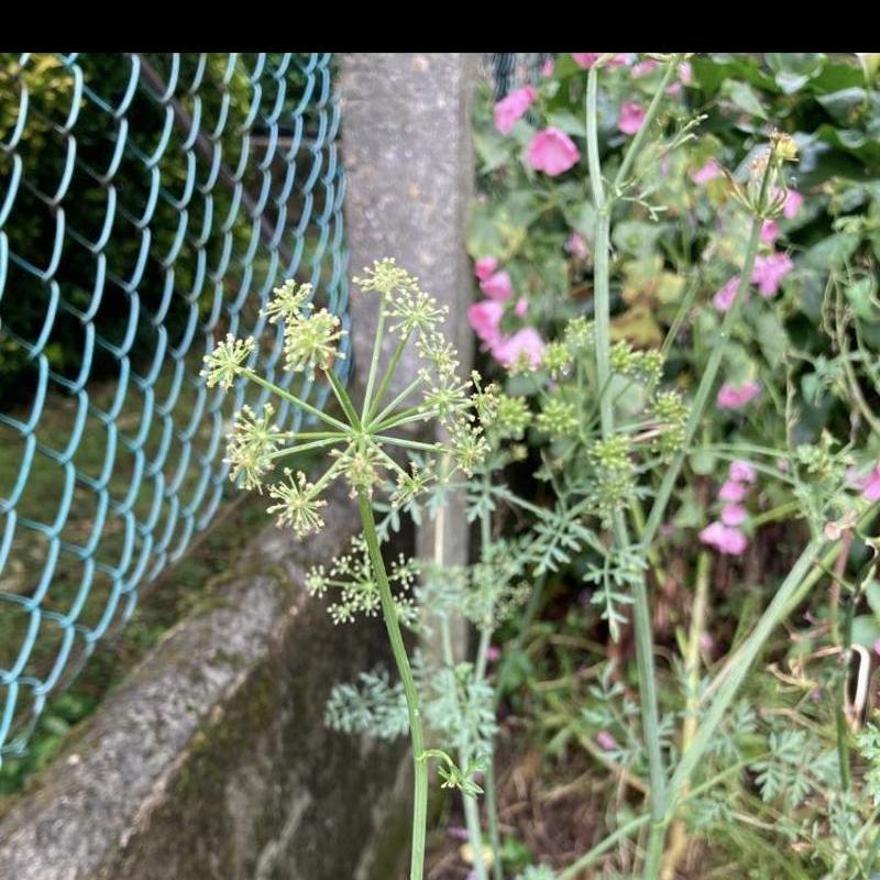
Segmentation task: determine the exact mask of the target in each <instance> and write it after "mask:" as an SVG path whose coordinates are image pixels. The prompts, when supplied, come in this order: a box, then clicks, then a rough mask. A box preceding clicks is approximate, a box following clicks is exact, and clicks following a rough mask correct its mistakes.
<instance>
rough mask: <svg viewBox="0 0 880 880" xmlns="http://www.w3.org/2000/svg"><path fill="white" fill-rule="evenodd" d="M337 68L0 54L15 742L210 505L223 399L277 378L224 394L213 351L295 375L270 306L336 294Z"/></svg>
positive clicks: (220, 483)
mask: <svg viewBox="0 0 880 880" xmlns="http://www.w3.org/2000/svg"><path fill="white" fill-rule="evenodd" d="M331 80H332V77H331V58H330V56H328V55H291V54H283V55H282V54H269V55H266V54H259V55H247V56H244V55H225V54H223V55H221V54H201V55H196V54H189V55H177V54H174V55H158V54H151V55H121V54H114V55H103V54H80V55H52V54H27V55H9V54H7V55H0V756H2V755H3V754H16V753H21V751H22V750H23V749H24V748H25V746H26V743H27V740H28V737H29V735H30V733H31V731H32V729H33V726H34V724H35V723H36V721H37V719H38V718H39V715H40V713H41V711H42V709H43V707H44V704H45V701H46V698H47V696H48V695H49V694H51V693H55V692H58V691H60V689H61V688H63V687H64V686H65V685H66V684H68V683H69V682H70V680H71V679H72V677H73V676H74V675H75V674H76V672H77V670H78V669H79V668H80V666H81V665H82V662H83V661H84V660H85V658H86V657H87V656H88V655H89V654H90V653H91V651H92V650H93V648H94V646H95V645H96V644H97V643H98V642H99V641H100V640H101V639H103V638H106V637H107V635H108V634H109V633H110V632H111V631H116V630H117V629H118V628H119V627H120V626H121V625H122V624H123V623H124V622H125V621H126V620H127V619H128V617H129V616H130V615H131V613H132V611H133V609H134V607H135V604H136V602H137V599H138V592H139V590H140V589H142V587H143V585H144V584H146V583H148V582H149V581H151V580H153V579H154V578H156V577H157V575H158V574H159V573H160V572H161V571H162V570H163V569H164V568H165V567H166V566H167V565H168V564H169V563H170V562H172V561H174V560H175V559H177V558H178V557H180V556H181V554H182V553H183V552H184V551H185V549H186V548H187V545H188V544H189V543H190V541H191V539H192V537H193V535H194V534H196V533H197V532H198V531H199V530H201V529H204V528H205V527H206V526H207V525H208V523H209V522H210V521H211V519H212V517H213V516H214V514H215V512H216V511H217V509H218V505H219V503H220V501H221V497H222V495H223V492H224V487H225V485H226V484H227V483H228V480H227V471H228V467H227V466H226V465H224V463H223V461H222V458H223V454H224V449H223V447H224V443H223V438H224V435H225V433H226V429H227V427H228V420H229V418H230V415H231V413H232V411H233V410H234V409H235V408H237V407H238V406H240V405H241V404H242V403H243V402H244V399H245V394H246V393H247V395H248V397H249V399H248V401H247V402H249V403H250V404H251V405H254V406H257V407H259V406H260V404H261V403H262V402H263V400H265V397H266V392H262V393H260V394H258V393H255V390H254V389H250V388H249V389H245V388H242V387H239V388H237V389H236V391H235V393H231V392H230V393H229V394H226V395H224V394H223V393H222V392H221V391H219V390H214V391H209V390H208V389H206V388H205V386H204V383H203V381H202V380H201V379H200V377H199V370H200V368H201V360H202V356H203V355H204V354H205V353H206V352H207V351H209V350H210V349H211V348H213V346H214V344H215V341H217V340H218V339H220V338H222V337H223V336H224V335H225V334H226V333H227V332H231V333H233V334H235V335H237V336H246V335H253V336H254V337H255V338H257V339H259V340H260V341H261V345H260V347H259V348H258V351H256V352H255V354H254V360H255V361H259V364H260V367H259V368H260V370H261V371H263V372H264V373H266V374H267V375H269V376H270V377H273V378H274V379H275V381H279V382H280V383H281V384H283V385H286V386H290V385H291V383H292V382H294V381H295V382H297V383H301V382H303V380H302V378H301V377H298V378H297V379H296V380H294V379H293V377H291V376H290V375H283V374H282V369H283V367H282V364H283V357H282V336H281V331H280V329H279V328H276V327H274V326H271V325H267V323H266V321H265V319H264V318H263V317H261V314H260V308H261V306H262V305H263V304H264V303H265V301H266V299H267V297H268V296H269V295H270V293H271V290H272V288H273V287H275V286H277V285H278V284H279V283H280V282H281V281H282V280H283V279H285V278H289V277H295V278H297V279H298V280H300V281H310V282H311V283H312V284H313V285H314V288H315V290H316V297H318V298H319V299H321V301H322V302H323V303H324V304H326V305H328V307H329V308H330V309H331V310H332V311H335V312H337V313H343V312H344V310H345V307H346V303H347V288H346V276H345V268H346V266H345V254H344V249H343V239H342V199H343V190H344V178H343V174H342V169H341V167H340V164H339V161H338V156H337V145H336V135H337V130H338V127H339V107H338V103H337V101H336V99H335V96H334V93H333V89H332V81H331ZM346 363H347V361H343V362H342V366H343V367H344V366H345V364H346ZM296 390H297V393H298V394H300V395H301V396H305V397H310V398H311V399H312V401H313V402H315V401H318V403H319V404H321V403H323V401H324V398H325V395H326V389H325V388H324V387H322V386H317V387H315V388H311V387H310V386H309V383H308V382H306V383H305V385H303V386H297V388H296ZM278 417H279V422H280V423H281V424H283V425H286V426H288V427H295V426H296V422H297V414H296V413H295V412H293V411H288V410H286V409H282V410H281V411H280V412H279V414H278Z"/></svg>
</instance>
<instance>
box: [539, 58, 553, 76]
mask: <svg viewBox="0 0 880 880" xmlns="http://www.w3.org/2000/svg"><path fill="white" fill-rule="evenodd" d="M541 76H553V59H552V58H548V59H547V60H546V61H545V62H544V63H543V64H542V65H541Z"/></svg>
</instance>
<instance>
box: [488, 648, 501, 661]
mask: <svg viewBox="0 0 880 880" xmlns="http://www.w3.org/2000/svg"><path fill="white" fill-rule="evenodd" d="M486 659H487V660H488V661H489V662H490V663H495V662H497V661H498V660H500V659H501V648H499V647H497V645H489V647H488V648H487V649H486Z"/></svg>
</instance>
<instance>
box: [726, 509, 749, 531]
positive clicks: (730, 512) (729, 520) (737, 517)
mask: <svg viewBox="0 0 880 880" xmlns="http://www.w3.org/2000/svg"><path fill="white" fill-rule="evenodd" d="M747 516H748V513H747V512H746V509H745V508H744V507H743V506H742V505H740V504H725V505H724V507H722V508H721V522H723V523H724V525H726V526H741V525H742V524H743V523H744V522H745V521H746V517H747Z"/></svg>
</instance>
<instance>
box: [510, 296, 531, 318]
mask: <svg viewBox="0 0 880 880" xmlns="http://www.w3.org/2000/svg"><path fill="white" fill-rule="evenodd" d="M528 310H529V301H528V300H527V299H526V298H525V297H524V296H521V297H520V298H519V299H518V300H517V303H516V305H515V306H514V307H513V313H514V314H515V315H516V316H517V318H523V317H525V314H526V312H527V311H528Z"/></svg>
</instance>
